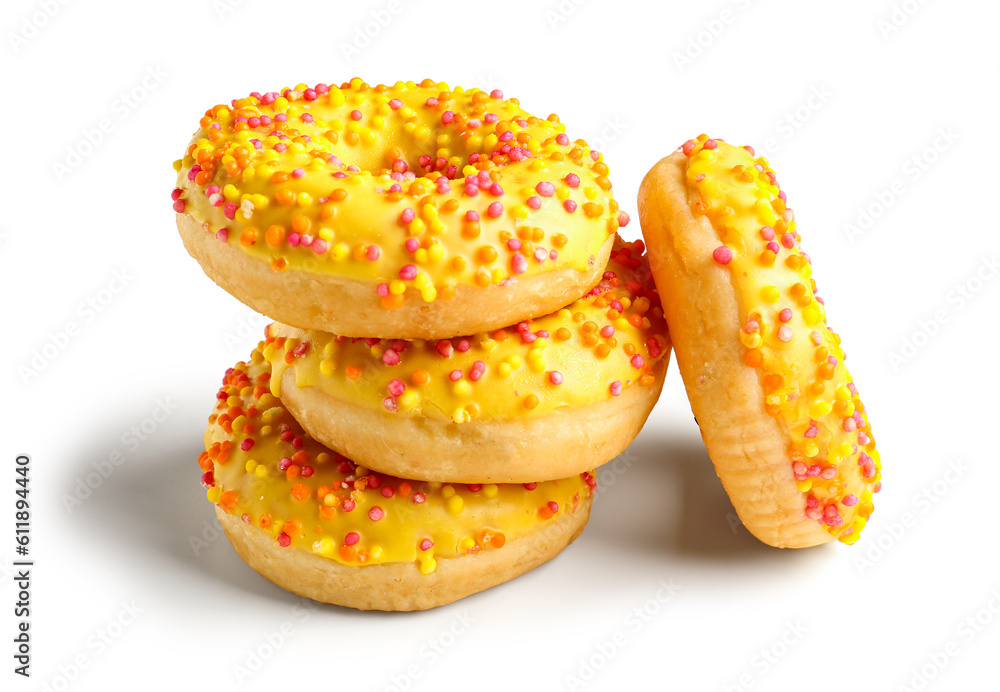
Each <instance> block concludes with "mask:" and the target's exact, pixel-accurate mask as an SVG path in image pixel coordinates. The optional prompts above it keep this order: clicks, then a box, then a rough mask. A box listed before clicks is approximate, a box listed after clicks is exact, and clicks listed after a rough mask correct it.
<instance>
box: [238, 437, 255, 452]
mask: <svg viewBox="0 0 1000 692" xmlns="http://www.w3.org/2000/svg"><path fill="white" fill-rule="evenodd" d="M240 449H242V450H243V451H244V452H246V451H248V450H250V449H253V440H251V439H250V438H249V437H248V438H246V439H245V440H243V442H241V443H240Z"/></svg>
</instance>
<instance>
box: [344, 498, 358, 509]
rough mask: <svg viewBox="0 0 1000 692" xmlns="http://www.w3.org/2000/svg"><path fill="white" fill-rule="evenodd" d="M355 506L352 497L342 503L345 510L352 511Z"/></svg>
mask: <svg viewBox="0 0 1000 692" xmlns="http://www.w3.org/2000/svg"><path fill="white" fill-rule="evenodd" d="M355 506H356V505H355V503H354V500H352V499H351V498H347V499H346V500H344V504H343V505H342V507H343V508H344V511H345V512H350V511H351V510H353V509H354V507H355Z"/></svg>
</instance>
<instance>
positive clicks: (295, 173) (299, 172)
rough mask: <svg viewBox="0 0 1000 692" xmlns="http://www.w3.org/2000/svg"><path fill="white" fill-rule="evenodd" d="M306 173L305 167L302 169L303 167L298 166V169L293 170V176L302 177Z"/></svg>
mask: <svg viewBox="0 0 1000 692" xmlns="http://www.w3.org/2000/svg"><path fill="white" fill-rule="evenodd" d="M305 174H306V172H305V171H304V170H303V169H301V168H296V169H293V170H292V177H293V178H301V177H302V176H304V175H305Z"/></svg>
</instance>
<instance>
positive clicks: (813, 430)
mask: <svg viewBox="0 0 1000 692" xmlns="http://www.w3.org/2000/svg"><path fill="white" fill-rule="evenodd" d="M817 435H819V428H817V427H816V424H815V423H813V424H812V425H810V426H809V427H808V428H807V429H806V431H805V433H803V436H804V437H816V436H817Z"/></svg>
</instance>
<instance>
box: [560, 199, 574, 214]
mask: <svg viewBox="0 0 1000 692" xmlns="http://www.w3.org/2000/svg"><path fill="white" fill-rule="evenodd" d="M563 209H565V210H566V211H568V212H569V213H570V214H572V213H573V212H574V211H576V202H574V201H573V200H571V199H568V200H566V201H565V202H563Z"/></svg>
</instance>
